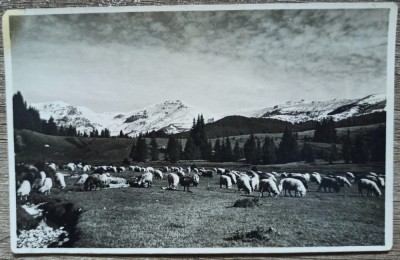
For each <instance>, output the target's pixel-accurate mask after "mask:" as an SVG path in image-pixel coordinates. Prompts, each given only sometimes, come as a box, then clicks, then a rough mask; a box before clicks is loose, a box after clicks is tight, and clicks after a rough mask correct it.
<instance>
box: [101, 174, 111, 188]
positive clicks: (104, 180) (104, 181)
mask: <svg viewBox="0 0 400 260" xmlns="http://www.w3.org/2000/svg"><path fill="white" fill-rule="evenodd" d="M108 177H109V176H107V173H103V174H101V175H100V177H99V179H100V181H101V184H102V185H103V187H104V186H105V185H108V184H110V180H109V178H108Z"/></svg>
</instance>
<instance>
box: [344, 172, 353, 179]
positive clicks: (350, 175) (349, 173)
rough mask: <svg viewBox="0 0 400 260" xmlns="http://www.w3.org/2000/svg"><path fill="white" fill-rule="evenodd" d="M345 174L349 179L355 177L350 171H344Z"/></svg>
mask: <svg viewBox="0 0 400 260" xmlns="http://www.w3.org/2000/svg"><path fill="white" fill-rule="evenodd" d="M345 175H346V177H348V178H350V179H354V178H355V177H354V174H353V173H351V172H346V173H345Z"/></svg>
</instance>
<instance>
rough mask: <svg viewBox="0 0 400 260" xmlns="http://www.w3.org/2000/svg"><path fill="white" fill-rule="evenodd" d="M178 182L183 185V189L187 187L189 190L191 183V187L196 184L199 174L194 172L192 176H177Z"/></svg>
mask: <svg viewBox="0 0 400 260" xmlns="http://www.w3.org/2000/svg"><path fill="white" fill-rule="evenodd" d="M179 184H180V185H181V186H183V191H186V189H187V191H188V192H190V190H189V187H190V185H193V187H197V185H198V184H199V176H198V175H197V174H195V175H193V176H182V177H179Z"/></svg>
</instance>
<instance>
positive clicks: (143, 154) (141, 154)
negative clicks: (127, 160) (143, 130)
mask: <svg viewBox="0 0 400 260" xmlns="http://www.w3.org/2000/svg"><path fill="white" fill-rule="evenodd" d="M136 156H137V158H136V159H137V161H140V162H145V161H147V158H148V150H147V144H146V139H145V138H144V137H143V136H142V135H139V138H138V139H137V143H136Z"/></svg>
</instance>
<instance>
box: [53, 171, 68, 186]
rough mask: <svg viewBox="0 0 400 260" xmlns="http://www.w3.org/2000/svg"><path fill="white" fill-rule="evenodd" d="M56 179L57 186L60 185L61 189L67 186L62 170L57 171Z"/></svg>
mask: <svg viewBox="0 0 400 260" xmlns="http://www.w3.org/2000/svg"><path fill="white" fill-rule="evenodd" d="M55 179H56V183H57V186H59V187H60V188H61V189H64V188H65V186H66V185H65V180H64V175H63V174H62V173H61V172H56V174H55Z"/></svg>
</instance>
